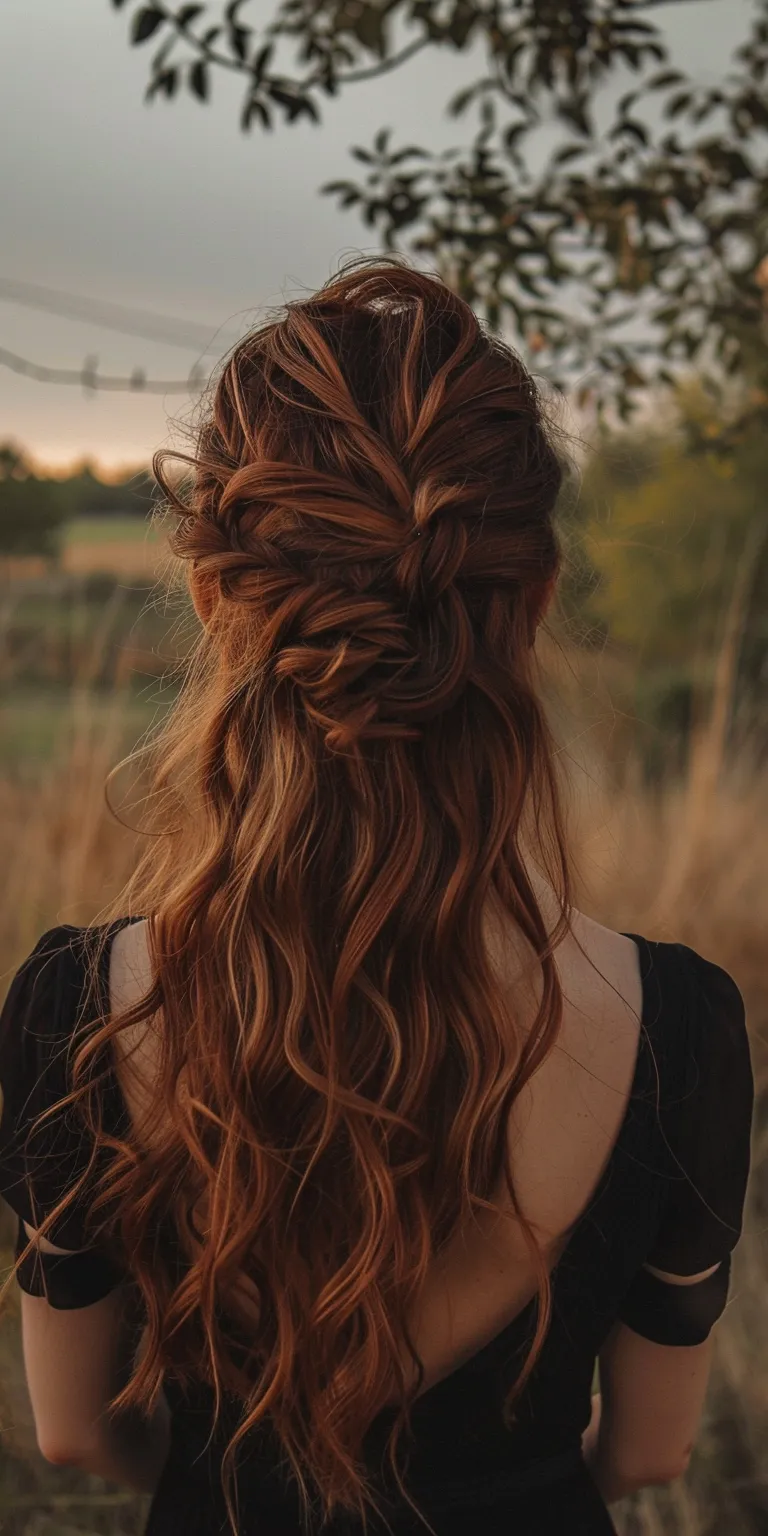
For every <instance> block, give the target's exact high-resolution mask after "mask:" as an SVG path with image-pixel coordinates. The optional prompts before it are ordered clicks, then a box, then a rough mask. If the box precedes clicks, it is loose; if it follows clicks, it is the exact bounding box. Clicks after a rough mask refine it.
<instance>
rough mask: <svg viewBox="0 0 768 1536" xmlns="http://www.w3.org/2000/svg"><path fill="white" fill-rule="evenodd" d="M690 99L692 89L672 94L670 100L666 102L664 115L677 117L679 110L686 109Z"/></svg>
mask: <svg viewBox="0 0 768 1536" xmlns="http://www.w3.org/2000/svg"><path fill="white" fill-rule="evenodd" d="M692 101H693V91H679V92H678V94H677V96H673V97H672V100H671V101H668V102H667V103H666V106H665V108H664V116H665V117H679V116H680V113H681V112H685V111H686V110H687V108H688V107H689V106H690V105H691V102H692Z"/></svg>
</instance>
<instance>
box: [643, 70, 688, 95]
mask: <svg viewBox="0 0 768 1536" xmlns="http://www.w3.org/2000/svg"><path fill="white" fill-rule="evenodd" d="M686 78H687V76H685V75H684V74H682V73H681V71H680V70H679V69H663V70H662V72H661V74H660V75H654V76H653V77H652V78H651V79H650V80H648V81H646V86H647V89H648V90H649V91H663V90H666V88H667V86H669V85H682V84H683V83H684V81H685V80H686Z"/></svg>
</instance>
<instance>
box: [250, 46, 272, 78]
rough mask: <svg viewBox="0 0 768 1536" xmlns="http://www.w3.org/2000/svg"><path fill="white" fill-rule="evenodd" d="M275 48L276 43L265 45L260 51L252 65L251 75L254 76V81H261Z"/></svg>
mask: <svg viewBox="0 0 768 1536" xmlns="http://www.w3.org/2000/svg"><path fill="white" fill-rule="evenodd" d="M274 47H275V45H274V43H265V44H264V47H263V48H260V49H259V51H258V53H257V55H256V57H255V59H254V61H253V64H252V65H251V74H252V75H253V78H254V80H256V81H259V80H261V78H262V76H263V74H264V71H265V70H266V68H267V65H268V64H269V62H270V60H271V58H272V54H273V52H274Z"/></svg>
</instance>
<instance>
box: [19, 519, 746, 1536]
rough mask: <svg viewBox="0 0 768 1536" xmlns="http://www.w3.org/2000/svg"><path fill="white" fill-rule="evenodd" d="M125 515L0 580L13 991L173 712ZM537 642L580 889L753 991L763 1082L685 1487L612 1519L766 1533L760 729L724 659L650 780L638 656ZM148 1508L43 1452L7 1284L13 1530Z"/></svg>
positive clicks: (129, 845) (98, 867)
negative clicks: (147, 742)
mask: <svg viewBox="0 0 768 1536" xmlns="http://www.w3.org/2000/svg"><path fill="white" fill-rule="evenodd" d="M122 521H123V520H114V519H110V520H109V524H110V526H108V527H106V526H103V525H102V526H99V524H98V520H94V519H88V521H87V524H84V523H80V524H74V525H72V527H71V528H70V529H69V530H68V535H67V539H66V542H65V548H64V552H63V556H62V559H61V561H60V563H59V566H58V567H57V568H56V569H49V568H48V567H39V566H38V567H36V566H34V563H33V562H32V563H30V564H29V565H28V566H27V567H25V569H24V571H23V572H20V571H18V570H16V571H14V573H12V574H11V575H10V576H9V575H8V573H6V579H4V581H3V584H2V587H0V686H1V687H2V695H1V696H0V741H1V742H2V745H1V746H0V864H1V866H2V870H3V879H2V883H1V884H0V982H1V984H2V992H3V993H4V991H5V989H6V987H7V984H8V982H9V980H10V977H11V975H12V973H13V970H14V968H15V967H16V966H17V965H18V964H19V962H20V961H21V960H22V958H23V957H24V956H25V955H26V953H27V952H28V951H29V949H30V948H31V947H32V945H33V944H34V942H35V941H36V939H37V938H38V936H39V935H40V933H41V932H42V931H43V930H44V929H45V928H47V927H50V926H51V925H53V924H54V923H58V922H71V923H77V924H81V923H86V922H89V921H92V920H98V918H99V915H100V913H101V912H102V909H103V908H104V906H105V904H106V902H107V901H108V900H109V899H111V897H112V896H113V894H114V893H115V892H116V891H117V890H118V889H119V888H120V886H121V885H122V883H123V881H124V880H125V878H126V877H127V875H128V873H129V871H130V870H131V868H132V865H133V863H134V861H135V859H136V856H137V850H138V848H139V846H140V839H141V834H140V832H139V831H138V830H137V828H138V825H139V823H140V817H141V807H140V794H141V783H140V779H139V778H138V777H137V769H136V768H135V766H131V764H130V763H128V764H126V765H125V766H124V767H123V768H122V769H121V771H120V772H119V773H118V774H117V775H116V777H115V778H114V780H113V782H112V786H111V790H110V793H111V797H112V800H113V803H115V804H116V805H117V808H118V810H119V819H116V818H115V817H114V816H113V815H112V814H111V813H110V811H109V809H108V807H107V805H106V804H105V798H104V784H105V780H106V778H107V775H108V773H109V772H110V770H111V769H112V768H114V766H115V764H117V763H118V762H119V761H120V760H121V759H122V758H124V757H125V756H126V754H127V753H129V752H130V750H131V748H132V747H133V746H134V745H135V744H136V742H137V741H139V740H140V739H142V738H143V737H144V736H145V734H146V733H147V732H148V731H152V730H153V729H154V728H156V726H157V725H158V724H159V723H160V721H161V720H162V718H163V715H164V713H165V711H166V710H167V708H168V706H169V703H170V702H171V701H172V699H173V696H174V692H175V690H176V687H177V686H178V683H177V672H176V671H175V669H176V668H177V663H178V662H179V660H180V658H182V657H183V655H184V653H185V650H186V648H187V647H188V645H189V643H190V641H191V638H192V637H193V635H194V629H195V626H194V620H193V618H192V616H191V615H190V614H189V612H188V611H187V610H185V608H184V606H183V601H182V598H181V597H180V596H179V595H178V594H175V593H174V591H173V590H171V591H170V594H169V592H168V591H167V589H166V587H165V586H164V585H158V584H157V575H158V571H160V570H163V569H164V567H163V549H162V545H161V543H160V541H159V539H158V536H157V535H156V534H155V533H153V532H150V533H147V531H146V530H145V528H144V526H143V525H141V524H139V525H137V524H136V523H135V522H134V523H132V524H131V520H130V519H126V520H125V522H126V523H128V524H131V525H130V526H127V527H123V526H121V523H122ZM165 575H166V577H167V569H166V571H165ZM724 645H727V637H726V641H724ZM539 651H540V656H541V664H542V677H543V679H544V686H545V690H546V692H547V697H548V701H549V703H550V707H551V712H552V719H553V724H554V726H555V729H556V733H557V736H558V740H559V743H560V749H561V755H562V757H563V765H564V769H565V777H566V779H567V780H568V782H569V784H570V791H569V794H570V809H569V815H570V825H571V844H572V848H573V851H574V854H575V861H576V866H577V874H578V881H579V888H578V889H577V897H576V899H577V905H578V906H579V907H580V908H581V909H582V910H584V911H586V912H587V913H589V914H590V915H591V916H593V917H595V918H596V919H597V920H598V921H601V922H604V923H606V924H607V925H609V926H610V927H613V928H615V929H620V930H625V931H626V930H631V931H635V932H640V933H644V934H646V935H647V936H648V937H649V938H656V939H675V940H679V941H682V942H684V943H686V944H690V945H691V946H693V947H694V948H695V949H697V950H699V951H701V952H702V953H703V954H704V955H705V956H706V957H707V958H709V959H711V960H714V961H716V962H717V963H718V964H720V965H723V966H725V967H726V969H727V970H729V971H730V972H731V973H732V974H733V976H734V977H735V979H736V981H737V982H738V984H739V986H740V987H741V990H742V992H743V994H744V997H745V1000H746V1005H747V1015H748V1021H749V1027H750V1032H751V1039H752V1047H753V1057H754V1062H755V1071H756V1078H757V1108H756V1115H755V1130H754V1143H753V1171H752V1178H751V1186H750V1192H749V1197H748V1204H747V1210H746V1218H745V1232H744V1236H743V1238H742V1241H741V1244H740V1246H739V1249H738V1251H737V1254H736V1256H735V1260H734V1270H733V1281H732V1289H731V1297H730V1300H729V1303H728V1307H727V1309H726V1312H725V1315H724V1316H723V1318H722V1320H721V1321H720V1323H719V1324H718V1326H717V1329H716V1349H715V1362H714V1368H713V1373H712V1378H711V1385H710V1390H709V1394H708V1398H707V1403H706V1409H705V1414H704V1420H703V1424H702V1428H701V1432H700V1434H699V1436H698V1440H697V1444H696V1448H695V1451H694V1454H693V1458H692V1461H691V1465H690V1468H689V1471H688V1473H687V1474H686V1476H685V1477H684V1478H683V1479H681V1480H680V1481H679V1482H678V1483H676V1484H674V1485H672V1486H671V1487H669V1488H665V1489H646V1490H643V1492H642V1493H640V1494H637V1495H635V1496H633V1497H632V1498H631V1499H628V1500H626V1501H625V1502H624V1503H623V1504H622V1505H617V1506H615V1507H614V1510H613V1511H612V1513H613V1514H614V1518H615V1520H616V1523H617V1525H618V1527H619V1530H620V1531H621V1532H622V1536H662V1533H673V1536H759V1533H766V1532H768V1307H767V1306H766V1275H767V1274H768V1266H767V1264H766V1259H767V1257H768V1252H767V1250H768V1239H767V1238H766V1223H767V1220H768V1217H767V1209H768V1113H767V1106H768V1051H766V1039H767V1038H768V962H767V961H766V947H767V941H768V779H767V778H766V775H765V773H764V772H763V771H761V770H760V768H759V766H758V759H757V756H756V755H753V754H752V753H751V752H750V750H749V747H748V745H747V746H746V747H744V746H742V747H741V748H740V751H739V756H738V758H737V759H736V760H733V758H732V757H731V756H730V755H729V752H728V745H727V742H728V733H727V717H728V702H729V700H728V693H729V688H730V687H731V684H732V668H730V669H729V665H728V657H727V655H724V657H723V658H722V665H721V666H720V668H719V671H718V679H719V681H718V683H717V686H716V688H715V696H714V700H713V702H712V705H711V708H710V711H709V714H708V716H707V717H706V718H705V719H704V720H702V721H701V722H700V724H699V725H698V726H697V728H696V731H695V732H694V733H693V735H692V736H691V739H690V741H688V743H687V745H686V751H685V754H684V758H683V766H682V768H680V766H679V761H680V760H679V754H677V753H674V752H673V751H672V749H671V745H670V752H669V761H670V764H672V765H673V767H670V771H669V773H668V774H667V775H666V776H663V777H662V778H661V779H659V778H658V777H657V778H656V779H654V780H653V782H651V783H648V782H647V781H646V776H645V775H644V773H643V771H642V767H641V765H640V762H639V760H638V758H637V756H636V755H635V754H634V752H633V750H632V746H631V737H630V738H629V739H628V738H627V735H626V733H623V734H621V736H620V737H619V736H617V732H616V708H615V697H616V689H617V688H618V687H619V686H620V684H621V683H622V678H621V675H620V674H621V669H622V668H626V666H628V665H629V663H628V662H627V661H626V658H624V659H620V658H616V657H613V656H612V655H611V654H610V653H609V652H607V651H606V652H605V653H603V654H601V655H599V656H595V655H594V654H592V655H586V654H582V653H580V652H579V651H577V650H572V649H570V648H569V646H568V643H567V641H565V640H563V639H560V638H558V637H557V635H552V634H549V635H546V634H543V635H542V636H541V638H540V641H539ZM617 743H619V744H618V745H617ZM11 1242H12V1223H11V1220H10V1214H9V1212H8V1211H7V1210H4V1211H3V1210H0V1262H1V1263H2V1265H3V1266H4V1267H6V1268H7V1266H8V1264H9V1263H10V1259H11ZM146 1507H147V1500H146V1499H142V1498H137V1497H134V1496H133V1495H131V1494H130V1493H127V1492H126V1491H125V1490H123V1489H118V1488H115V1487H112V1486H110V1485H107V1484H105V1483H102V1482H101V1481H100V1480H99V1479H97V1478H94V1477H86V1476H82V1475H80V1474H78V1473H77V1472H75V1471H71V1470H68V1469H55V1468H53V1467H51V1466H49V1465H48V1464H47V1463H46V1462H45V1461H44V1460H43V1458H42V1457H41V1456H40V1454H39V1452H38V1451H37V1448H36V1445H35V1439H34V1431H33V1425H32V1419H31V1413H30V1408H29V1403H28V1400H27V1396H26V1390H25V1386H24V1377H23V1370H22V1362H21V1350H20V1341H19V1327H18V1297H17V1296H15V1297H14V1298H13V1299H12V1301H11V1303H10V1305H9V1306H8V1307H7V1308H6V1311H5V1314H4V1315H3V1317H2V1319H0V1530H2V1532H3V1536H76V1533H83V1532H91V1533H95V1532H98V1533H99V1536H129V1533H138V1532H140V1530H141V1529H142V1521H143V1519H144V1515H145V1511H146ZM510 1536H514V1533H513V1532H510ZM563 1536H568V1533H567V1532H563Z"/></svg>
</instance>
